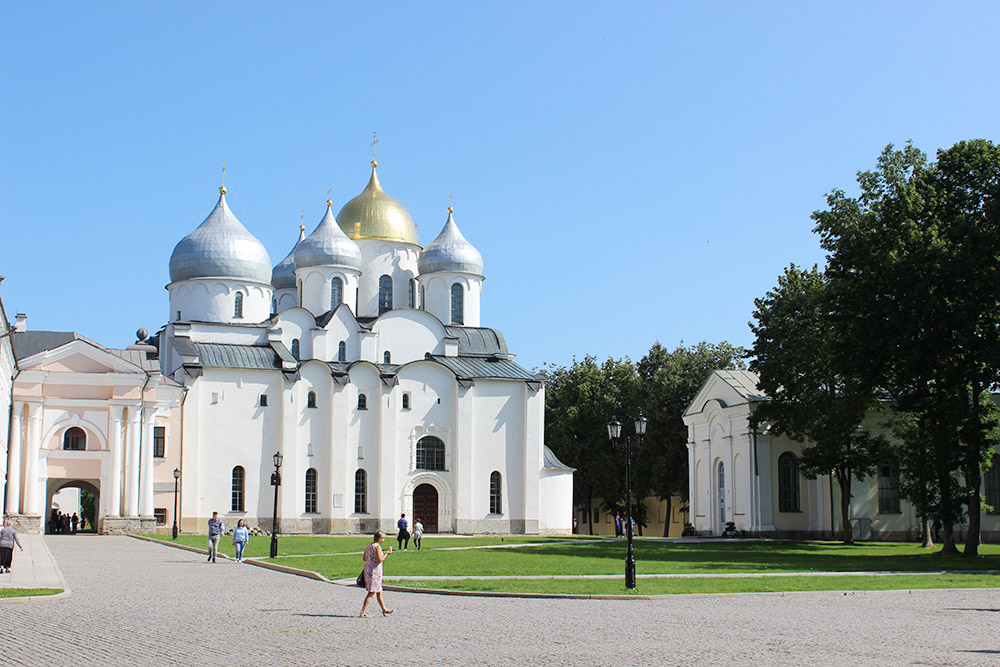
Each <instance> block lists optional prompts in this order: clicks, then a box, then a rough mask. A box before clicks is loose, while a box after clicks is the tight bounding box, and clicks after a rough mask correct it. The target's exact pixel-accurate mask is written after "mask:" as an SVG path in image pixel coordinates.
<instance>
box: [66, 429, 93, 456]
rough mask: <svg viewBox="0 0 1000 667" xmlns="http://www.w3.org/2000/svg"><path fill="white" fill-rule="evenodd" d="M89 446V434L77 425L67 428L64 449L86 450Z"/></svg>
mask: <svg viewBox="0 0 1000 667" xmlns="http://www.w3.org/2000/svg"><path fill="white" fill-rule="evenodd" d="M86 448H87V434H86V433H84V432H83V429H82V428H77V427H76V426H74V427H72V428H68V429H66V433H65V434H64V435H63V449H70V450H84V449H86Z"/></svg>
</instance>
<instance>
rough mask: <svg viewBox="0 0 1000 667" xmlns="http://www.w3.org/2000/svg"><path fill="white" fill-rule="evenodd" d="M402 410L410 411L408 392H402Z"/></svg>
mask: <svg viewBox="0 0 1000 667" xmlns="http://www.w3.org/2000/svg"><path fill="white" fill-rule="evenodd" d="M403 409H404V410H409V409H410V393H409V392H404V393H403Z"/></svg>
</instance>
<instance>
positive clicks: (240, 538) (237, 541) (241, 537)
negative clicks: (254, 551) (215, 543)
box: [233, 519, 250, 563]
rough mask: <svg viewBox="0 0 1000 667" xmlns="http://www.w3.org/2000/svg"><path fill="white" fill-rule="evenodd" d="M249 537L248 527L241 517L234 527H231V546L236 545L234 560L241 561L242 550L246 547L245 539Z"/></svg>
mask: <svg viewBox="0 0 1000 667" xmlns="http://www.w3.org/2000/svg"><path fill="white" fill-rule="evenodd" d="M249 539H250V529H249V528H247V526H246V523H245V522H244V521H243V519H240V521H239V523H237V524H236V527H235V528H233V546H234V547H236V562H237V563H242V562H243V550H244V549H246V548H247V541H248V540H249Z"/></svg>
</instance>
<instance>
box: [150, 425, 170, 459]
mask: <svg viewBox="0 0 1000 667" xmlns="http://www.w3.org/2000/svg"><path fill="white" fill-rule="evenodd" d="M166 455H167V427H166V426H154V427H153V456H154V457H156V458H158V459H162V458H163V457H164V456H166Z"/></svg>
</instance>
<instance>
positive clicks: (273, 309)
mask: <svg viewBox="0 0 1000 667" xmlns="http://www.w3.org/2000/svg"><path fill="white" fill-rule="evenodd" d="M277 313H278V300H277V299H271V314H272V315H276V314H277Z"/></svg>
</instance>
